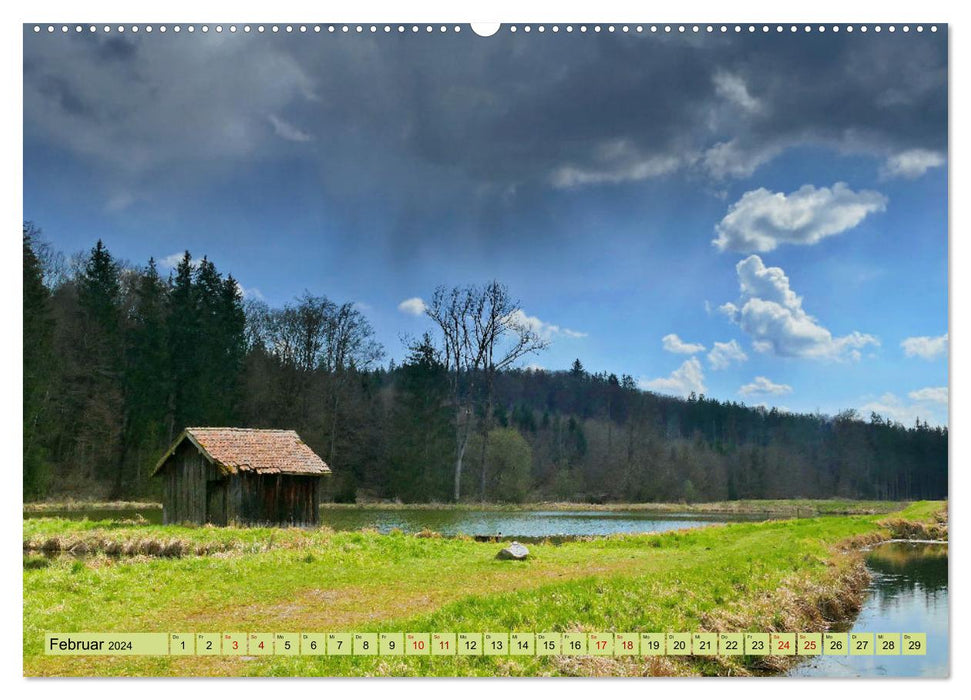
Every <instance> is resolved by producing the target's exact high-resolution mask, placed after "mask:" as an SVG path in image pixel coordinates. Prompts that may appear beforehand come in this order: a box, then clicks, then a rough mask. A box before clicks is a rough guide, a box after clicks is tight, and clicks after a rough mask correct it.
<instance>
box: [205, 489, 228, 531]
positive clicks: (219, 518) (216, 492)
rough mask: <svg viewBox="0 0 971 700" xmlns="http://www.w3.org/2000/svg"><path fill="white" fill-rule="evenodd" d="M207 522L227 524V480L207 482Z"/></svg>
mask: <svg viewBox="0 0 971 700" xmlns="http://www.w3.org/2000/svg"><path fill="white" fill-rule="evenodd" d="M206 522H207V523H212V524H213V525H225V524H226V480H225V479H219V480H217V481H207V482H206Z"/></svg>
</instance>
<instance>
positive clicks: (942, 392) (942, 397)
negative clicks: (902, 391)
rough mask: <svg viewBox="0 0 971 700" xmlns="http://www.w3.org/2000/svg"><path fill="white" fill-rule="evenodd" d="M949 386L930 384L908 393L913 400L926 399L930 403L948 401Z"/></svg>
mask: <svg viewBox="0 0 971 700" xmlns="http://www.w3.org/2000/svg"><path fill="white" fill-rule="evenodd" d="M947 394H948V392H947V387H946V386H928V387H924V388H923V389H917V390H916V391H912V392H910V393H909V394H907V396H908V397H910V399H911V400H912V401H926V402H929V403H943V404H946V403H947Z"/></svg>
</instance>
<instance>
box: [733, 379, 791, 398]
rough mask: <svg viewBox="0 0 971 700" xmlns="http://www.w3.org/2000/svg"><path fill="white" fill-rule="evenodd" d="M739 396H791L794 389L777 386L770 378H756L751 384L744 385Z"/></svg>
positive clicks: (784, 385) (739, 391) (787, 386)
mask: <svg viewBox="0 0 971 700" xmlns="http://www.w3.org/2000/svg"><path fill="white" fill-rule="evenodd" d="M738 393H739V394H742V395H743V396H751V395H752V394H758V395H766V394H772V395H775V396H780V395H782V394H791V393H792V387H791V386H789V385H788V384H776V383H775V382H773V381H772V380H771V379H769V378H768V377H756V378H755V380H754V381H753V382H751V383H750V384H745V385H743V386H742V387H741V388H740V389H739V390H738Z"/></svg>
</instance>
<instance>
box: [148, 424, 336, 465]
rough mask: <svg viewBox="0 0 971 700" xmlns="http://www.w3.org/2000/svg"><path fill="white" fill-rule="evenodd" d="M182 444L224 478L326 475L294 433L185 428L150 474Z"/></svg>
mask: <svg viewBox="0 0 971 700" xmlns="http://www.w3.org/2000/svg"><path fill="white" fill-rule="evenodd" d="M184 440H189V441H190V442H191V443H192V444H193V445H195V446H196V447H197V448H198V449H199V451H200V452H202V453H203V454H204V455H205V456H206V457H207V458H208V459H209V461H211V462H212V463H213V464H215V465H216V466H217V467H219V468H220V469H222V470H223V471H224V472H226V473H228V474H236V473H238V472H251V473H254V474H296V475H307V476H315V475H321V474H330V467H328V466H327V465H326V464H325V463H324V461H323V460H322V459H321V458H320V457H318V456H317V455H316V453H314V451H313V450H311V449H310V448H309V447H307V445H306V443H304V441H303V440H301V439H300V436H299V435H297V433H296V431H294V430H262V429H257V428H186V429H185V430H184V431H183V432H182V434H181V435H180V436H179V437H178V439H176V441H175V442H174V443H172V446H171V447H170V448H169V449H168V451H167V452H166V453H165V454H164V455H163V456H162V459H160V460H159V461H158V464H156V465H155V469H154V470H153V472H152V473H153V474H156V473H158V471H159V470H160V469H161V468H162V467H163V466H164V465H165V463H166V462H167V461H168V459H169V457H171V456H172V454H173V453H174V452H175V451H176V449H178V447H179V445H181V444H182V442H183V441H184Z"/></svg>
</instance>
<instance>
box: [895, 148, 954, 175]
mask: <svg viewBox="0 0 971 700" xmlns="http://www.w3.org/2000/svg"><path fill="white" fill-rule="evenodd" d="M944 162H945V158H944V154H943V153H938V152H937V151H928V150H927V149H924V148H912V149H910V150H909V151H903V152H901V153H897V154H896V155H893V156H890V157H889V158H887V162H886V163H884V165H883V167H882V168H881V169H880V175H881V176H883V177H885V178H893V177H902V178H906V179H908V180H913V179H916V178H918V177H920V176H921V175H923V174H924V173H926V172H927V171H928V170H930V169H931V168H939V167H941V166H942V165H944Z"/></svg>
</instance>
